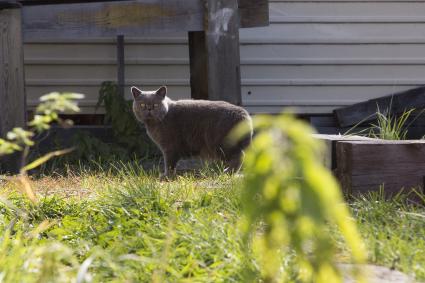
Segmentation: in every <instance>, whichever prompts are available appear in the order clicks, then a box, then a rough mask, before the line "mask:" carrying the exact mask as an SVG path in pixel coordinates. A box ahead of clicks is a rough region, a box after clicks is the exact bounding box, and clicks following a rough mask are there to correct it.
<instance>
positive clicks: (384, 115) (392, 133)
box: [345, 100, 425, 140]
mask: <svg viewBox="0 0 425 283" xmlns="http://www.w3.org/2000/svg"><path fill="white" fill-rule="evenodd" d="M391 105H392V100H391V103H390V105H389V107H388V108H387V109H386V110H384V111H382V110H381V109H380V108H379V105H376V109H377V110H376V113H374V114H373V115H371V116H369V117H366V118H365V119H363V120H362V121H360V122H359V123H357V124H356V125H354V126H353V127H352V128H351V129H349V130H348V131H347V132H346V133H345V135H348V134H351V133H353V131H354V130H355V129H356V128H358V127H359V126H360V125H362V124H363V123H364V122H365V121H366V120H368V119H370V118H371V117H376V121H375V122H374V123H370V125H369V126H368V127H366V128H365V129H363V130H361V131H358V132H354V134H356V135H365V136H368V137H371V138H375V139H383V140H406V139H407V134H408V130H409V127H410V126H411V125H412V123H413V122H415V121H416V119H417V118H418V117H419V116H420V115H422V113H423V112H424V111H425V109H423V110H421V111H419V112H416V109H414V108H412V109H410V110H405V111H403V113H401V114H396V113H392V112H391V107H392V106H391ZM412 114H416V115H415V118H413V119H411V120H410V122H409V123H407V122H408V121H409V118H410V117H411V116H412Z"/></svg>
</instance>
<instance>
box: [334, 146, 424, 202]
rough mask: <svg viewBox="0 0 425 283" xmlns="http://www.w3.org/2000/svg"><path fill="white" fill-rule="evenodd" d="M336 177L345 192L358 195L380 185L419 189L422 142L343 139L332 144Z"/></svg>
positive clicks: (397, 189)
mask: <svg viewBox="0 0 425 283" xmlns="http://www.w3.org/2000/svg"><path fill="white" fill-rule="evenodd" d="M336 154H337V155H336V157H337V164H338V168H337V176H338V179H339V181H340V183H341V186H342V188H343V190H344V192H345V193H347V194H350V195H358V194H362V193H367V192H370V191H378V190H379V188H380V187H383V188H384V192H385V194H386V195H387V196H391V195H394V194H396V193H398V192H400V191H401V190H402V189H403V191H404V192H410V191H411V190H412V189H413V188H416V189H417V190H421V191H423V182H424V176H425V141H421V140H416V141H383V140H377V141H343V142H338V143H337V145H336Z"/></svg>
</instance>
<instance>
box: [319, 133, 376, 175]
mask: <svg viewBox="0 0 425 283" xmlns="http://www.w3.org/2000/svg"><path fill="white" fill-rule="evenodd" d="M313 138H315V139H317V140H321V141H322V142H323V143H324V144H325V150H324V154H323V156H322V163H323V164H324V165H325V167H326V168H328V169H330V170H336V168H337V167H338V164H337V158H336V144H337V143H338V142H340V141H373V140H375V139H372V138H368V137H362V136H356V135H354V136H350V135H346V136H343V135H327V134H313Z"/></svg>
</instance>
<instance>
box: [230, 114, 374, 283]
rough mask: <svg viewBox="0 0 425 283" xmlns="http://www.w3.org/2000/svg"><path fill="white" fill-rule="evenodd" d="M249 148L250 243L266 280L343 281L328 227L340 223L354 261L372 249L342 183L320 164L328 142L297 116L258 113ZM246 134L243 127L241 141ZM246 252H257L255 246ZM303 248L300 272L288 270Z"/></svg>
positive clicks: (245, 221)
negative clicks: (366, 243) (365, 243)
mask: <svg viewBox="0 0 425 283" xmlns="http://www.w3.org/2000/svg"><path fill="white" fill-rule="evenodd" d="M253 122H254V129H255V130H256V136H255V138H254V139H253V142H252V145H251V146H250V148H249V150H248V151H247V152H246V156H245V161H244V162H245V163H244V170H245V171H244V172H245V174H246V176H245V178H244V183H243V188H244V190H243V196H242V204H243V206H244V218H243V221H242V227H243V231H244V233H245V240H246V243H247V245H248V246H250V245H252V247H253V250H254V253H256V255H257V256H258V258H259V262H260V265H261V268H260V269H261V270H262V278H263V280H264V282H289V281H291V280H296V281H301V282H317V283H321V282H323V283H324V282H326V283H329V282H341V278H340V275H339V272H338V269H337V267H336V265H335V259H334V253H335V247H334V246H335V244H334V242H333V241H332V237H331V235H330V234H329V230H328V227H329V226H328V225H329V224H331V225H333V224H334V225H336V226H337V227H338V228H339V230H340V231H341V234H342V235H343V237H344V238H345V240H346V243H347V245H348V247H349V248H350V249H351V254H352V260H353V262H354V263H362V262H364V260H365V257H366V253H365V250H364V246H363V243H362V241H361V238H360V235H359V233H358V232H357V229H356V225H355V223H354V220H353V219H352V218H351V216H350V213H349V210H348V208H347V206H346V205H345V203H344V201H343V198H342V194H341V192H340V189H339V187H338V184H337V182H336V181H335V179H334V178H333V176H332V175H331V173H330V172H329V171H328V170H327V169H326V168H325V167H324V166H323V165H322V164H321V163H320V160H321V159H320V155H321V154H322V149H323V148H322V147H323V146H322V144H321V143H319V142H318V141H317V140H314V139H313V137H312V135H311V134H312V129H311V128H310V127H309V126H308V125H306V124H305V123H303V122H301V121H298V120H296V119H295V118H293V117H292V116H291V115H281V116H257V117H255V118H254V119H253ZM243 134H246V129H243V127H239V128H237V129H236V130H235V132H234V135H233V138H238V137H240V136H242V135H243ZM246 250H249V248H247V249H246ZM292 253H295V258H296V262H297V264H298V267H299V271H298V274H297V275H295V276H296V278H295V279H294V278H293V276H294V275H293V274H289V272H288V271H286V270H282V268H281V266H282V261H283V260H284V257H286V258H287V257H288V256H290V255H291V254H292Z"/></svg>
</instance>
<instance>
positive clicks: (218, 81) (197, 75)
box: [189, 0, 242, 105]
mask: <svg viewBox="0 0 425 283" xmlns="http://www.w3.org/2000/svg"><path fill="white" fill-rule="evenodd" d="M204 3H205V9H204V10H205V14H204V31H201V32H189V49H190V67H191V71H190V75H191V78H190V82H191V88H192V98H195V99H197V98H198V99H199V98H202V99H207V98H208V99H210V100H224V101H228V102H230V103H233V104H236V105H240V104H241V102H242V99H241V75H240V53H239V23H240V20H239V9H238V1H237V0H204Z"/></svg>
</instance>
